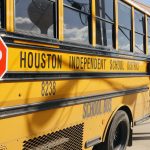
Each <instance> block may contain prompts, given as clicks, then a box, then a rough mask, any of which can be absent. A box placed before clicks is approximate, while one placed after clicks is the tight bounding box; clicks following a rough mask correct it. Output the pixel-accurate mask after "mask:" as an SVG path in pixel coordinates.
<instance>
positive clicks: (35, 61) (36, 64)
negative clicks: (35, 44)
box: [34, 53, 40, 68]
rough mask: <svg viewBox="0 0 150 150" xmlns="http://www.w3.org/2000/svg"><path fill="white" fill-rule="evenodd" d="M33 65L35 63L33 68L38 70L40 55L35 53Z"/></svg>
mask: <svg viewBox="0 0 150 150" xmlns="http://www.w3.org/2000/svg"><path fill="white" fill-rule="evenodd" d="M34 63H35V68H40V53H38V54H37V53H35V60H34Z"/></svg>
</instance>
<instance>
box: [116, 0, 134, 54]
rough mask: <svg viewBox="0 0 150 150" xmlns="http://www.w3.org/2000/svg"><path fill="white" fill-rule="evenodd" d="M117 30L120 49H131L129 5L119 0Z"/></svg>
mask: <svg viewBox="0 0 150 150" xmlns="http://www.w3.org/2000/svg"><path fill="white" fill-rule="evenodd" d="M118 12H119V13H118V14H119V16H118V19H119V32H118V44H119V49H121V50H127V51H130V50H131V7H130V6H128V5H127V4H125V3H123V2H121V1H119V4H118Z"/></svg>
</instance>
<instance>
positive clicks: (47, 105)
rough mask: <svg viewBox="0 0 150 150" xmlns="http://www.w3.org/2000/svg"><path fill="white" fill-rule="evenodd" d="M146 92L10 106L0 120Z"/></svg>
mask: <svg viewBox="0 0 150 150" xmlns="http://www.w3.org/2000/svg"><path fill="white" fill-rule="evenodd" d="M147 90H149V88H148V87H147V86H144V87H139V88H133V89H129V90H120V91H114V92H110V93H104V94H99V95H91V96H81V97H74V98H66V99H58V100H49V101H47V102H39V103H32V104H24V105H17V106H10V107H1V108H0V119H4V118H9V117H15V116H19V115H25V114H30V113H33V112H39V111H44V110H50V109H56V108H61V107H66V106H73V105H78V104H83V103H89V102H93V101H98V100H101V99H103V100H105V99H109V98H114V97H119V96H124V95H130V94H135V93H140V92H145V91H147Z"/></svg>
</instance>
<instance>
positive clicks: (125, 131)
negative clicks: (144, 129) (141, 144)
mask: <svg viewBox="0 0 150 150" xmlns="http://www.w3.org/2000/svg"><path fill="white" fill-rule="evenodd" d="M129 134H130V122H129V118H128V116H127V114H126V113H125V112H124V111H122V110H119V111H117V113H116V115H115V116H114V118H113V120H112V122H111V125H110V128H109V131H108V133H107V138H106V141H105V143H101V144H98V145H96V146H94V147H93V150H125V149H126V147H127V144H128V141H129Z"/></svg>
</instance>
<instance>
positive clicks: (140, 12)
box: [133, 8, 146, 55]
mask: <svg viewBox="0 0 150 150" xmlns="http://www.w3.org/2000/svg"><path fill="white" fill-rule="evenodd" d="M135 12H136V13H139V14H142V15H143V18H144V19H143V33H140V32H138V31H136V27H135V24H136V22H135ZM133 21H134V33H135V36H134V38H135V47H134V53H135V54H138V55H145V54H146V45H145V40H146V33H145V28H146V23H145V13H144V12H142V11H141V10H139V9H137V8H134V20H133ZM136 34H137V35H140V36H143V51H142V53H138V52H136V50H135V49H136ZM139 50H140V51H141V49H139Z"/></svg>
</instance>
